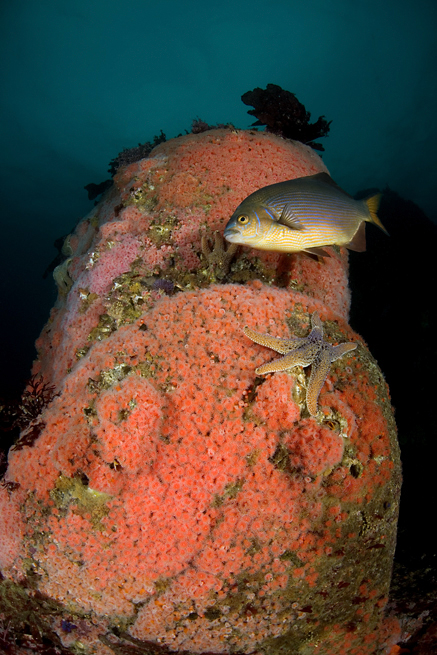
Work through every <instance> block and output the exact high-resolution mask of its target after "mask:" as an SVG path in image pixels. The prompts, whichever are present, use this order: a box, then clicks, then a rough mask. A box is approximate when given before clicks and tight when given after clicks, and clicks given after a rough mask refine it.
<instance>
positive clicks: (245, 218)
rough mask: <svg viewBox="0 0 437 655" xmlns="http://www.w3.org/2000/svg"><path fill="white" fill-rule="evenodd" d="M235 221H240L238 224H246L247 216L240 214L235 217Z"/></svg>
mask: <svg viewBox="0 0 437 655" xmlns="http://www.w3.org/2000/svg"><path fill="white" fill-rule="evenodd" d="M237 222H238V223H240V225H246V224H247V223H248V222H249V216H245V215H244V214H242V215H241V216H239V217H238V218H237Z"/></svg>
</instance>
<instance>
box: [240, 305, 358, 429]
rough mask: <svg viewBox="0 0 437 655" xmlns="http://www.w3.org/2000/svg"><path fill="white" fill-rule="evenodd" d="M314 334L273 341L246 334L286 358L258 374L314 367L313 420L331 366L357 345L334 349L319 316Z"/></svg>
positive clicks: (311, 383) (308, 397)
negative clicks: (300, 367)
mask: <svg viewBox="0 0 437 655" xmlns="http://www.w3.org/2000/svg"><path fill="white" fill-rule="evenodd" d="M311 326H312V330H311V332H310V333H309V335H308V336H307V337H303V338H300V339H299V338H290V339H283V338H281V337H272V336H271V335H270V334H260V333H259V332H255V331H254V330H251V329H250V328H248V327H247V326H246V327H245V328H244V334H245V335H246V336H247V337H249V339H252V341H255V343H259V344H260V345H261V346H265V347H266V348H271V349H272V350H276V352H278V353H281V354H283V355H284V357H281V358H280V359H276V360H273V361H272V362H269V363H267V364H263V365H262V366H259V367H258V368H257V369H256V370H255V373H256V374H257V375H265V374H266V373H273V372H276V371H286V370H287V369H289V368H293V367H294V366H304V367H305V366H309V365H310V364H311V375H310V379H309V382H308V385H307V392H306V402H307V407H308V411H309V413H310V414H311V416H315V415H316V414H317V403H318V399H319V395H320V391H321V390H322V387H323V385H324V383H325V380H326V378H327V376H328V373H329V369H330V368H331V363H332V362H334V361H335V360H336V359H339V358H340V357H342V356H343V355H345V354H346V353H348V352H350V351H351V350H355V348H356V347H357V344H356V343H354V342H352V341H350V342H347V343H340V344H339V345H338V346H333V345H331V344H330V343H329V342H328V341H324V339H323V325H322V321H321V320H320V317H319V315H318V314H317V312H314V313H313V315H312V316H311Z"/></svg>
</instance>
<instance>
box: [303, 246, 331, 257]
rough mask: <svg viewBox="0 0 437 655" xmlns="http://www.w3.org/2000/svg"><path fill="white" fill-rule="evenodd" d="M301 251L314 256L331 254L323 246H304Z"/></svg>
mask: <svg viewBox="0 0 437 655" xmlns="http://www.w3.org/2000/svg"><path fill="white" fill-rule="evenodd" d="M302 252H306V253H307V254H308V255H314V257H330V256H331V255H330V254H329V252H328V251H327V250H323V248H304V249H303V251H302Z"/></svg>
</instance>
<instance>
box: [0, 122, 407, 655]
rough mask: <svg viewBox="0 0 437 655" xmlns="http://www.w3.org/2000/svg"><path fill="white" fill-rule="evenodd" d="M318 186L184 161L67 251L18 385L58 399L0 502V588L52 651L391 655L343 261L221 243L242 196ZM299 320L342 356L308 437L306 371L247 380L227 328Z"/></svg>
mask: <svg viewBox="0 0 437 655" xmlns="http://www.w3.org/2000/svg"><path fill="white" fill-rule="evenodd" d="M325 170H326V168H325V166H324V164H323V163H322V161H321V160H320V158H319V157H318V156H317V155H315V154H314V152H313V151H312V150H311V149H310V148H308V147H306V146H303V145H302V144H299V143H295V142H290V141H286V140H283V139H281V138H279V137H275V136H273V135H269V134H264V133H257V132H246V131H237V130H212V131H209V132H205V133H203V134H199V135H188V136H185V137H180V138H178V139H174V140H172V141H169V142H167V143H163V144H161V145H159V146H158V147H157V148H155V150H154V151H152V153H151V155H150V157H149V158H147V159H145V160H141V161H139V162H137V163H134V164H131V165H130V166H129V167H127V168H124V169H120V170H119V171H118V172H117V174H116V176H115V185H114V187H113V188H112V189H110V190H109V191H107V192H106V194H105V195H104V196H103V198H102V200H101V202H100V203H99V204H98V205H97V206H96V207H95V208H94V210H93V212H91V214H90V215H88V216H87V217H86V218H85V219H84V220H83V221H82V223H81V224H79V226H78V227H77V228H76V230H75V233H74V234H73V235H72V236H71V238H70V239H69V244H70V245H71V248H72V250H73V252H72V254H71V255H70V257H71V261H70V263H69V265H68V275H69V277H70V278H71V281H72V286H71V289H70V290H69V291H68V293H60V295H59V299H58V302H57V304H56V306H55V307H54V309H53V310H52V314H51V317H50V321H49V322H48V323H47V325H46V326H45V328H44V329H43V332H42V334H41V336H40V338H39V340H38V342H37V347H38V359H37V361H36V362H35V364H34V373H38V374H40V375H41V376H42V377H43V379H44V380H45V381H46V382H47V383H50V384H54V385H55V387H56V388H55V391H56V393H57V395H56V396H55V397H54V399H53V400H52V402H51V403H50V405H49V406H48V407H47V408H46V409H45V410H44V412H43V414H42V415H41V416H40V417H38V419H35V422H36V423H38V436H37V438H36V439H35V441H34V443H33V444H32V445H24V446H22V447H20V445H19V444H18V445H17V447H16V448H15V449H12V450H11V452H10V453H9V465H8V470H7V474H6V478H5V480H6V484H9V488H8V490H6V488H4V489H1V488H0V510H1V519H0V521H1V523H2V525H1V526H0V530H1V533H2V534H3V533H7V534H8V535H9V536H8V538H7V539H5V538H1V537H0V566H1V569H2V574H3V576H5V578H7V579H8V580H10V581H13V582H14V583H18V581H20V580H23V579H26V577H29V576H30V575H33V578H32V584H33V585H34V586H35V588H36V589H37V591H38V594H40V597H41V598H49V599H51V601H52V602H53V604H54V606H55V605H56V607H57V608H58V609H57V610H56V612H55V610H53V616H52V617H51V619H50V620H51V623H50V629H51V630H54V631H55V632H56V633H57V634H58V636H59V638H60V639H61V641H62V642H63V643H64V645H65V646H66V647H69V648H70V647H71V648H72V649H73V650H74V648H76V649H77V648H78V644H79V643H80V644H81V646H80V647H81V648H85V651H84V652H87V653H97V654H101V655H109V654H110V653H112V652H121V651H117V648H122V647H128V646H129V644H131V645H132V644H135V645H137V646H138V647H141V648H146V646H147V644H149V645H150V643H152V644H153V647H154V648H155V649H156V650H155V651H154V652H156V653H158V652H159V649H160V648H162V653H163V655H165V653H168V652H169V651H172V652H178V651H184V652H189V653H206V652H208V653H221V654H223V653H234V652H240V653H254V652H256V653H265V654H266V655H270V654H272V655H273V654H274V653H276V652H278V653H279V652H281V653H290V655H292V654H294V653H298V652H303V651H302V650H301V648H302V647H303V645H305V653H306V654H308V655H316V653H317V654H318V655H342V654H343V653H345V652H351V653H353V652H356V653H360V655H373V654H374V653H378V652H381V653H382V652H384V648H386V644H387V643H388V642H387V639H388V638H387V629H388V628H387V625H388V624H387V623H384V622H383V610H384V605H385V603H386V598H387V593H388V586H389V582H390V568H391V562H392V557H393V551H394V544H395V534H396V532H395V530H396V518H397V510H398V500H399V485H400V464H399V452H398V447H397V442H396V432H395V426H394V421H393V414H392V410H391V405H390V400H389V396H388V390H387V386H386V384H385V381H384V378H383V376H382V374H381V372H380V370H379V368H378V367H377V364H376V362H375V361H374V359H373V358H372V356H371V355H370V354H369V353H368V351H367V348H366V346H365V344H364V343H363V341H362V339H361V338H360V337H359V336H358V335H357V334H355V333H354V332H353V331H352V330H351V328H350V327H349V326H348V324H347V319H348V310H349V302H350V295H349V289H348V284H347V272H348V271H347V253H346V252H345V251H344V250H343V249H341V250H339V251H334V249H329V251H330V254H331V257H329V258H325V260H323V261H317V260H315V259H311V258H309V257H307V256H306V255H304V254H297V255H293V256H288V255H287V256H283V255H279V254H275V253H268V252H256V253H255V252H254V251H250V250H248V249H247V250H242V251H237V252H233V251H229V249H228V247H227V245H226V244H225V243H222V242H221V241H220V239H218V240H216V241H214V238H215V235H214V233H215V232H216V231H218V232H219V233H221V232H223V228H224V225H225V224H226V221H227V219H228V217H229V216H230V215H231V214H232V212H233V210H234V209H235V207H236V206H237V205H238V204H239V203H240V202H241V201H242V200H243V199H244V197H245V196H247V195H248V194H249V193H251V192H252V191H254V190H255V189H257V188H260V187H261V186H265V185H267V184H272V183H274V182H277V181H281V180H284V179H290V178H292V177H298V176H302V175H310V174H313V173H316V172H319V171H325ZM202 236H203V237H204V239H208V240H209V241H208V242H209V243H210V244H211V245H210V248H209V250H205V246H204V245H203V246H202ZM203 243H204V242H203ZM214 244H215V245H214ZM364 256H365V255H364ZM315 311H317V312H318V315H319V316H320V319H321V320H322V322H323V327H324V335H325V336H324V338H325V339H326V340H327V341H329V342H330V343H332V344H337V343H342V342H344V341H353V342H356V343H357V344H358V347H357V349H356V350H355V351H353V352H351V353H350V354H348V355H347V356H344V357H342V358H340V359H338V360H337V361H335V362H333V363H332V366H331V369H330V373H329V376H328V379H327V382H326V383H325V385H324V386H323V388H322V391H321V394H320V397H319V401H318V405H319V411H318V413H317V415H316V416H310V415H309V413H308V410H307V407H306V402H305V390H306V385H307V381H308V371H307V370H306V369H302V368H301V367H296V368H295V369H291V370H289V371H285V372H281V373H275V374H272V375H268V376H259V377H257V376H256V374H255V369H256V368H257V367H258V366H260V365H261V364H262V363H264V362H265V361H268V360H269V358H271V359H273V357H274V355H275V353H272V352H271V351H269V350H267V349H266V348H263V347H262V346H260V345H257V344H255V343H253V342H252V341H251V340H250V339H248V338H247V337H246V336H245V334H244V332H243V327H244V326H245V325H248V326H250V327H251V328H253V329H254V330H257V331H259V332H262V333H267V332H268V333H271V334H273V335H275V336H282V337H286V338H288V337H289V336H290V334H292V335H294V336H299V337H305V336H307V335H308V333H309V330H310V329H311V328H310V317H311V314H312V313H313V312H315ZM64 619H65V620H67V619H68V621H70V622H71V623H72V624H74V626H75V627H74V628H72V629H71V630H69V631H68V634H67V633H66V632H65V630H62V628H61V625H62V620H64ZM346 643H347V644H349V645H350V648H351V650H350V651H347V650H345V645H344V644H346ZM353 649H355V650H353ZM378 649H379V650H378ZM73 650H72V652H73Z"/></svg>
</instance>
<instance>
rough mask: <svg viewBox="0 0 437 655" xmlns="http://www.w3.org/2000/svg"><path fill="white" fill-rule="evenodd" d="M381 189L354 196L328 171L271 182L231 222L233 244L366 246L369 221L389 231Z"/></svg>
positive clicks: (311, 248)
mask: <svg viewBox="0 0 437 655" xmlns="http://www.w3.org/2000/svg"><path fill="white" fill-rule="evenodd" d="M380 199H381V194H380V193H378V194H376V195H374V196H370V197H369V198H365V199H364V200H354V198H352V196H350V195H349V194H348V193H346V191H343V189H341V188H340V187H339V186H338V185H337V184H336V183H335V182H334V180H333V179H332V178H331V177H330V176H329V175H328V174H327V173H317V174H316V175H309V176H307V177H299V178H296V179H294V180H288V181H286V182H279V183H278V184H271V185H269V186H266V187H263V188H262V189H259V190H258V191H255V192H254V193H251V194H250V196H248V197H247V198H246V199H245V200H243V202H242V203H241V204H240V205H239V206H238V207H237V209H236V210H235V212H234V213H233V214H232V216H231V218H230V220H229V221H228V223H227V225H226V228H225V231H224V236H225V239H226V240H227V241H229V242H230V243H238V244H241V245H245V246H251V247H252V248H257V249H258V250H273V251H278V252H299V251H304V252H308V253H311V254H315V255H319V256H328V253H327V252H326V251H325V250H323V248H322V247H323V246H333V245H337V246H344V247H346V248H349V250H356V251H358V252H362V251H364V250H365V249H366V235H365V227H364V224H365V222H366V221H367V222H369V223H373V224H374V225H377V226H378V227H379V228H380V229H381V230H383V231H384V232H385V233H386V234H388V232H387V230H386V229H385V227H384V226H383V224H382V223H381V221H380V220H379V218H378V216H377V214H376V212H377V210H378V207H379V202H380Z"/></svg>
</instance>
